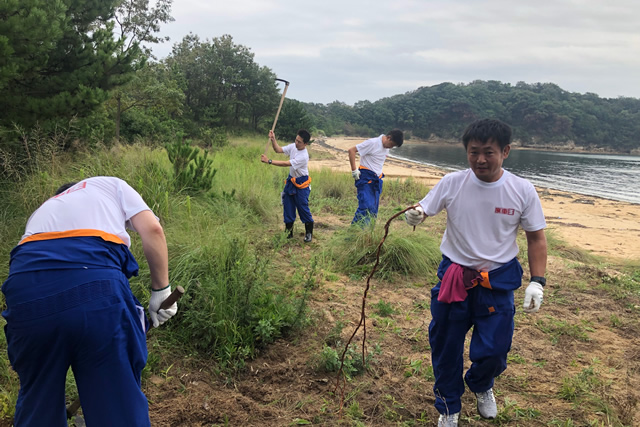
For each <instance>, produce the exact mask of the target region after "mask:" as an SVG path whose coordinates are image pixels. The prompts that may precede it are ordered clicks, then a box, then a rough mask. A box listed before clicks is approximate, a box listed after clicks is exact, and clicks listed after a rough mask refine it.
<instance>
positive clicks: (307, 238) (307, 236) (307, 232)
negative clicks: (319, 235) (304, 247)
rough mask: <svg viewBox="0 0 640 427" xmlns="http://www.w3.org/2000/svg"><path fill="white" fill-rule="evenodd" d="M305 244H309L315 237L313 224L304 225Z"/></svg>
mask: <svg viewBox="0 0 640 427" xmlns="http://www.w3.org/2000/svg"><path fill="white" fill-rule="evenodd" d="M304 233H305V234H304V242H305V243H309V242H310V241H311V237H312V235H313V223H312V222H307V223H305V224H304Z"/></svg>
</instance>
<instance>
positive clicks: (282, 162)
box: [260, 154, 291, 167]
mask: <svg viewBox="0 0 640 427" xmlns="http://www.w3.org/2000/svg"><path fill="white" fill-rule="evenodd" d="M260 161H261V162H262V163H269V158H268V157H267V156H265V155H264V154H262V155H261V156H260ZM269 164H270V165H273V166H281V167H289V166H291V162H290V161H289V160H271V163H269Z"/></svg>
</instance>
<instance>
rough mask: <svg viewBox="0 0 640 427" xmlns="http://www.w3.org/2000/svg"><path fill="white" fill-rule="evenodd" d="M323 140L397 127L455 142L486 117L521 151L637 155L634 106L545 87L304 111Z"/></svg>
mask: <svg viewBox="0 0 640 427" xmlns="http://www.w3.org/2000/svg"><path fill="white" fill-rule="evenodd" d="M305 108H306V109H307V111H308V112H309V114H310V115H311V116H312V119H313V121H314V123H315V125H316V127H317V128H318V129H321V130H323V131H324V132H325V133H326V134H327V135H332V134H336V133H338V134H347V135H359V136H362V135H367V134H369V135H370V134H374V133H379V132H385V131H387V130H389V129H391V128H400V129H403V130H405V131H406V132H408V133H409V135H413V136H415V137H418V138H422V139H445V140H446V139H456V140H457V139H459V138H460V135H461V134H462V131H463V129H464V127H465V126H466V125H467V124H468V123H470V122H471V121H473V120H475V119H478V118H484V117H493V118H498V119H500V120H503V121H504V122H506V123H508V124H509V125H511V126H512V127H513V130H514V140H516V141H518V142H519V143H520V144H522V145H523V146H544V147H549V148H552V147H556V148H561V147H563V148H568V147H572V146H578V147H585V148H589V149H604V150H611V151H617V152H627V153H628V152H632V151H633V150H638V149H640V138H639V137H640V99H635V98H617V99H607V98H600V97H599V96H598V95H595V94H592V93H587V94H584V95H583V94H579V93H572V92H567V91H565V90H562V89H561V88H560V87H558V86H557V85H555V84H552V83H535V84H527V83H524V82H519V83H518V84H516V85H515V86H514V85H511V84H509V83H501V82H498V81H480V80H477V81H474V82H472V83H469V84H453V83H442V84H439V85H435V86H431V87H421V88H419V89H417V90H415V91H412V92H407V93H405V94H403V95H395V96H392V97H390V98H383V99H380V100H378V101H376V102H369V101H360V102H357V103H356V104H355V105H354V106H349V105H347V104H344V103H342V102H338V101H336V102H332V103H330V104H328V105H323V104H312V103H311V104H305Z"/></svg>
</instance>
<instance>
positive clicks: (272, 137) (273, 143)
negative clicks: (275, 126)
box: [269, 130, 284, 153]
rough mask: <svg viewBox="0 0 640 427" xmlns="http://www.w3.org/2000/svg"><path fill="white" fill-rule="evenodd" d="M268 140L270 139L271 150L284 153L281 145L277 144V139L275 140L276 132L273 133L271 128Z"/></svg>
mask: <svg viewBox="0 0 640 427" xmlns="http://www.w3.org/2000/svg"><path fill="white" fill-rule="evenodd" d="M269 140H270V141H271V146H272V147H273V151H275V152H276V153H284V151H283V150H282V147H280V146H279V145H278V141H276V134H275V133H273V131H272V130H270V131H269Z"/></svg>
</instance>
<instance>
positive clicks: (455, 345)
mask: <svg viewBox="0 0 640 427" xmlns="http://www.w3.org/2000/svg"><path fill="white" fill-rule="evenodd" d="M461 307H463V306H462V305H461V303H454V304H445V303H441V302H439V301H438V300H437V294H436V295H435V296H432V299H431V316H432V320H431V323H430V324H429V345H430V346H431V363H432V365H433V374H434V376H435V378H436V380H435V384H434V386H433V391H434V394H435V396H436V402H435V407H436V409H437V410H438V412H439V413H441V414H455V413H457V412H460V409H461V403H460V397H461V396H462V394H463V393H464V381H463V379H462V369H463V350H464V339H465V335H466V334H467V331H468V330H469V328H470V327H471V322H470V319H469V318H468V317H465V316H464V315H457V314H461V313H462V311H461V310H460V308H461ZM464 307H466V305H464ZM452 310H454V311H455V313H454V315H453V316H452Z"/></svg>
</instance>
